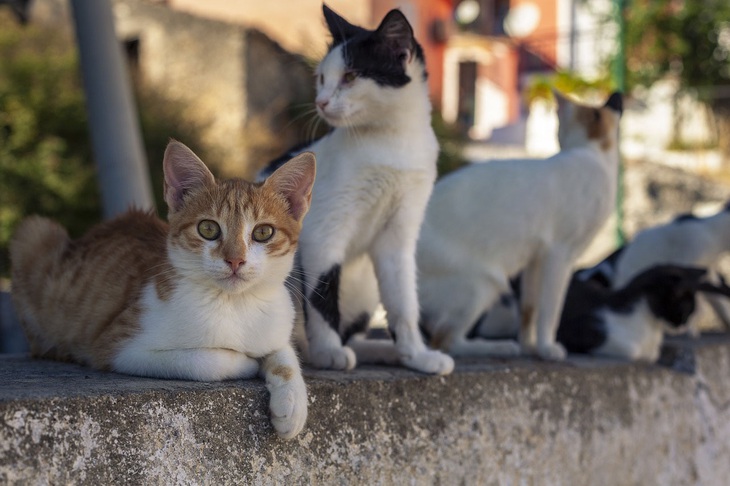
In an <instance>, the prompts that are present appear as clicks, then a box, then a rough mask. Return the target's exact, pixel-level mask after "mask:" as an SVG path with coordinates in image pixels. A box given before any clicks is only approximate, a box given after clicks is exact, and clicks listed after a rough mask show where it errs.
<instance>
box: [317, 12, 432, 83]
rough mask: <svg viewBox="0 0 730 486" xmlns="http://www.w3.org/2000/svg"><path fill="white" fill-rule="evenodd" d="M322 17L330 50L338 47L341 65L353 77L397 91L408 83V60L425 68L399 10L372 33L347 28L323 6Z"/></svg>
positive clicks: (346, 23) (420, 50) (410, 29)
mask: <svg viewBox="0 0 730 486" xmlns="http://www.w3.org/2000/svg"><path fill="white" fill-rule="evenodd" d="M324 14H325V20H326V21H327V25H328V27H329V29H330V32H331V34H332V41H333V43H332V46H330V49H332V48H334V47H337V46H339V45H342V50H343V56H344V59H345V64H346V66H347V67H348V68H349V69H351V70H352V71H353V72H354V73H355V74H356V75H358V76H361V77H364V78H369V79H372V80H373V81H375V82H376V83H377V84H379V85H381V86H390V87H394V88H397V87H401V86H405V85H406V84H408V83H409V82H410V81H411V78H410V76H408V75H407V74H406V69H405V63H406V61H407V60H408V57H409V56H415V57H416V59H418V60H419V62H421V64H423V65H424V66H425V59H424V55H423V49H422V48H421V46H420V45H419V44H418V42H416V39H415V38H414V37H413V29H412V28H411V25H410V24H409V23H408V20H407V19H406V17H405V16H404V15H403V14H402V13H401V12H400V10H391V11H390V12H388V14H387V15H386V16H385V18H384V19H383V21H382V22H381V24H380V26H379V27H378V28H377V29H376V30H374V31H371V30H366V29H363V28H361V27H358V26H355V25H352V24H350V23H349V22H347V20H345V19H343V18H342V17H340V16H339V15H337V14H336V13H335V12H333V11H332V10H331V9H329V8H327V7H326V6H325V7H324ZM425 78H426V75H425V70H424V79H425Z"/></svg>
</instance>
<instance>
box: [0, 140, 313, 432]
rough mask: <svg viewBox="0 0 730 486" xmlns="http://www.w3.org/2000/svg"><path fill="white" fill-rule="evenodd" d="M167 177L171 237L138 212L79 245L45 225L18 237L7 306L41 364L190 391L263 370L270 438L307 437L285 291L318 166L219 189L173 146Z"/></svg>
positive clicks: (289, 168)
mask: <svg viewBox="0 0 730 486" xmlns="http://www.w3.org/2000/svg"><path fill="white" fill-rule="evenodd" d="M164 167H165V182H166V190H165V196H166V200H167V202H168V206H169V209H170V210H169V218H168V219H169V225H168V224H166V223H164V222H162V221H160V220H159V219H158V218H157V217H156V216H154V215H152V214H151V213H145V212H141V211H130V212H129V213H127V214H124V215H122V216H120V217H118V218H116V219H113V220H111V221H108V222H104V223H101V224H100V225H98V226H96V227H95V228H93V229H92V230H91V231H89V232H88V233H87V234H86V235H85V236H83V237H82V238H80V239H78V240H74V241H71V240H70V239H69V238H68V235H67V234H66V232H65V230H64V229H63V228H61V227H60V226H58V225H57V224H55V223H53V222H51V221H49V220H47V219H44V218H40V217H31V218H28V219H27V220H26V221H25V222H23V223H22V224H21V226H20V227H19V228H18V230H17V232H16V234H15V236H14V238H13V240H12V243H11V250H10V251H11V260H12V278H13V280H12V281H13V286H12V293H13V301H14V304H15V307H16V310H17V313H18V315H19V317H20V320H21V322H22V324H23V326H24V328H25V331H26V334H27V335H28V338H29V340H30V343H31V347H32V352H33V355H34V356H38V357H44V358H55V359H68V360H73V361H77V362H79V363H82V364H85V365H89V366H93V367H96V368H100V369H108V370H113V371H117V372H122V373H129V374H135V375H143V376H153V377H161V378H181V379H191V380H225V379H234V378H250V377H252V376H255V375H256V374H257V373H258V372H259V367H260V366H261V368H262V370H263V374H264V376H265V378H266V381H267V384H268V385H269V389H270V391H271V410H272V421H273V423H274V426H275V428H276V430H277V432H278V433H279V434H280V435H282V436H284V437H292V436H294V435H296V434H297V433H298V432H299V431H300V430H301V429H302V427H303V426H304V421H305V419H306V415H307V402H306V388H305V386H304V381H303V380H302V377H301V372H300V368H299V363H298V361H297V358H296V355H295V354H294V351H293V349H292V348H291V345H290V338H291V332H292V326H293V319H294V309H293V306H292V304H291V300H290V297H289V294H288V292H287V289H286V287H285V284H284V282H285V279H286V277H287V275H288V273H289V271H290V270H291V268H292V262H293V258H294V253H295V251H296V248H297V240H298V235H299V231H300V227H301V220H302V218H303V216H304V213H306V208H307V206H308V203H309V198H310V193H311V188H312V184H313V180H314V172H315V166H314V157H313V156H312V155H311V154H302V155H300V156H298V157H297V158H296V159H295V160H292V161H290V163H288V164H286V166H285V167H283V168H282V169H280V170H279V171H277V172H276V173H274V175H272V176H271V177H270V178H269V180H267V182H266V183H264V184H251V183H248V182H245V181H243V180H229V181H224V182H216V181H215V180H214V178H213V176H212V175H211V174H210V172H209V171H208V169H207V168H206V167H205V165H204V164H203V163H202V162H201V161H200V160H199V159H198V158H197V157H196V156H195V155H194V154H193V153H192V152H191V151H190V150H189V149H188V148H187V147H185V146H184V145H183V144H181V143H179V142H175V141H173V142H171V143H170V145H169V146H168V149H167V151H166V152H165V161H164ZM201 220H213V221H215V222H217V223H218V224H219V225H220V227H221V230H222V232H221V236H220V237H219V238H218V239H216V240H214V241H208V240H206V239H205V238H203V237H202V236H201V235H200V234H199V233H198V229H197V228H198V223H199V222H200V221H201ZM260 224H270V225H272V226H273V227H274V228H275V231H274V234H273V236H272V238H271V239H270V240H268V241H266V242H263V243H260V242H257V241H254V240H253V238H252V233H253V229H254V228H255V227H256V226H257V225H260ZM229 262H233V263H229ZM267 369H270V370H273V371H271V373H267V372H266V370H267ZM282 370H285V372H284V371H282ZM272 373H273V374H272ZM281 375H286V376H287V379H286V380H283V379H282V377H281Z"/></svg>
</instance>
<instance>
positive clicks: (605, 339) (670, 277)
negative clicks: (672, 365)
mask: <svg viewBox="0 0 730 486" xmlns="http://www.w3.org/2000/svg"><path fill="white" fill-rule="evenodd" d="M590 270H595V267H592V268H591V269H583V270H579V271H577V272H575V273H574V274H573V277H572V278H571V281H570V285H569V287H568V291H567V292H566V296H565V302H564V304H563V310H562V313H561V317H560V324H559V327H558V333H557V340H558V342H560V343H561V344H562V345H563V346H565V348H566V349H567V350H568V351H569V352H571V353H584V354H592V355H596V356H606V357H612V358H620V359H626V360H631V361H635V360H642V361H648V362H654V361H656V360H657V359H658V358H659V353H660V351H661V344H662V342H663V339H664V335H665V334H666V333H668V334H676V333H680V332H683V331H684V330H686V328H687V325H688V321H689V319H690V318H691V316H692V314H693V313H694V311H695V307H696V297H697V296H698V295H717V296H718V297H719V298H724V299H727V296H728V293H729V292H728V290H730V289H728V287H727V286H725V285H720V286H716V285H713V284H711V283H709V282H707V281H706V271H705V269H703V268H696V267H682V266H678V265H655V266H653V267H650V268H648V269H646V270H643V271H642V272H640V273H639V274H638V275H635V276H634V277H633V278H632V279H631V280H629V281H628V282H627V283H626V284H625V285H624V286H622V287H620V288H617V289H612V288H611V287H610V286H608V285H606V283H607V282H606V280H605V275H603V274H602V273H601V272H590ZM517 302H519V292H518V291H517V290H516V291H515V294H513V295H512V296H511V297H509V298H505V299H504V300H502V301H500V302H499V303H497V304H496V305H495V306H494V307H493V308H492V309H491V310H490V311H489V313H487V314H485V315H483V316H482V317H481V318H480V319H479V321H478V322H477V323H476V325H475V326H474V328H473V329H472V331H471V333H470V337H472V338H486V339H495V338H513V337H515V336H517V333H518V332H519V322H520V321H519V317H518V316H519V311H518V310H517V305H516V303H517Z"/></svg>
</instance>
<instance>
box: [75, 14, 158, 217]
mask: <svg viewBox="0 0 730 486" xmlns="http://www.w3.org/2000/svg"><path fill="white" fill-rule="evenodd" d="M71 6H72V8H73V17H74V23H75V25H76V39H77V42H78V45H79V54H80V60H81V73H82V76H83V80H84V91H85V93H86V107H87V111H88V113H89V130H90V131H91V141H92V144H93V147H94V157H95V158H96V163H97V171H98V179H99V187H100V190H101V196H102V202H103V206H104V216H105V217H106V218H110V217H113V216H116V215H117V214H119V213H122V212H124V211H126V210H127V209H129V208H130V207H132V206H133V207H137V208H140V209H153V208H154V199H153V197H152V184H151V182H150V177H149V172H148V169H147V161H146V159H145V155H144V150H143V148H142V136H141V133H140V129H139V122H138V118H137V112H136V109H135V106H134V103H133V97H132V90H131V88H130V82H129V73H128V71H127V69H126V65H125V63H124V59H123V57H122V48H121V46H120V44H119V41H118V40H117V37H116V35H115V32H114V17H113V16H112V10H111V5H110V3H109V0H71Z"/></svg>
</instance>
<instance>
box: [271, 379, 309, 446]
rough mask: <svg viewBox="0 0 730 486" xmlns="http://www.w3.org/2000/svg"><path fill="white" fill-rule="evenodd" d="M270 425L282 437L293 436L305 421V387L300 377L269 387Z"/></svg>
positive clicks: (299, 430) (288, 437) (289, 437)
mask: <svg viewBox="0 0 730 486" xmlns="http://www.w3.org/2000/svg"><path fill="white" fill-rule="evenodd" d="M269 393H270V394H271V399H270V401H269V409H270V410H271V425H273V426H274V430H276V433H277V434H278V435H279V437H281V438H282V439H291V438H293V437H295V436H296V435H297V434H298V433H299V432H301V431H302V429H303V428H304V423H305V422H306V421H307V387H306V386H305V385H304V380H303V379H302V378H301V377H298V378H294V379H292V380H291V381H289V382H288V383H285V384H282V385H278V386H272V387H269Z"/></svg>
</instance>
